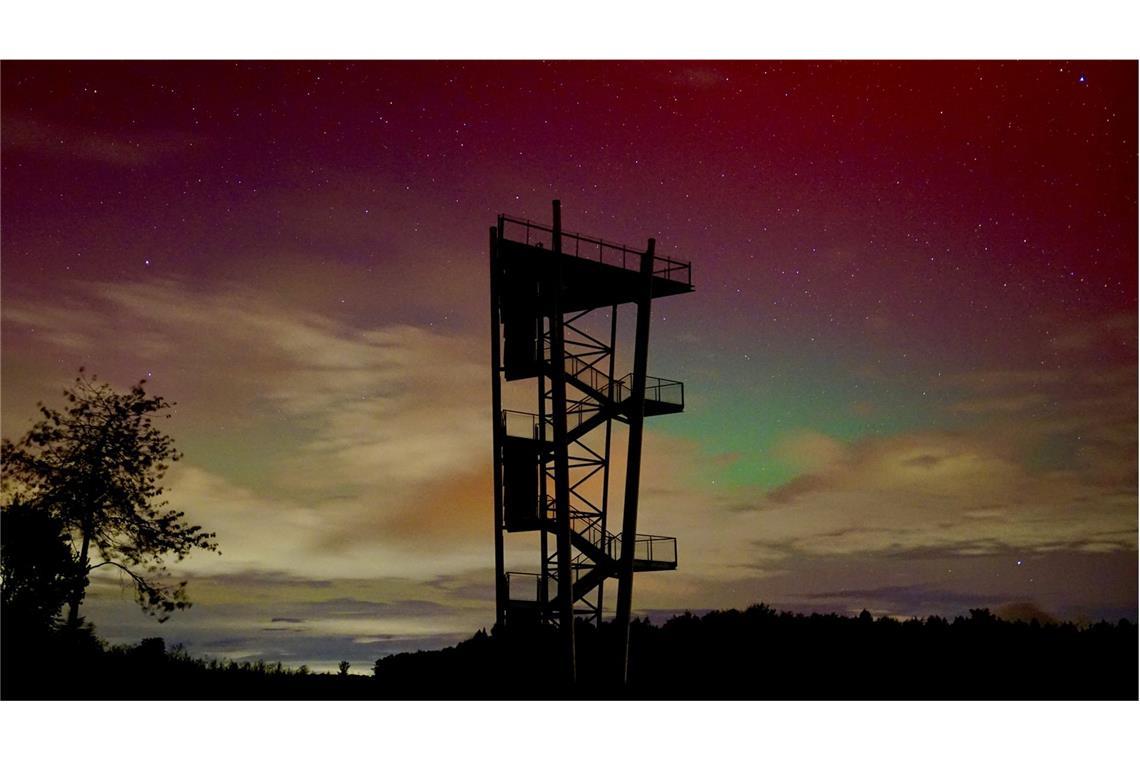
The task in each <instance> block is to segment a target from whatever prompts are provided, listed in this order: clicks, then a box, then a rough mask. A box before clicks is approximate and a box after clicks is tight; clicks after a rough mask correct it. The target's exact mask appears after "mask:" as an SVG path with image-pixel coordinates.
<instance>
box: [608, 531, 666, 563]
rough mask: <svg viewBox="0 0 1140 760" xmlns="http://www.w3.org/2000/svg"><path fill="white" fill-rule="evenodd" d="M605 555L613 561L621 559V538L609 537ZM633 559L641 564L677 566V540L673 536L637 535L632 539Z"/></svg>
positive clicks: (618, 536)
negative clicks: (664, 563) (662, 563)
mask: <svg viewBox="0 0 1140 760" xmlns="http://www.w3.org/2000/svg"><path fill="white" fill-rule="evenodd" d="M606 553H607V554H608V555H609V556H610V557H611V558H613V559H614V560H617V559H620V558H621V536H620V535H617V536H611V537H610V538H609V545H608V546H607V551H606ZM633 558H634V560H641V561H643V562H667V563H670V564H674V565H675V564H677V539H676V537H674V536H653V535H649V534H645V533H638V534H637V535H636V536H635V537H634V543H633Z"/></svg>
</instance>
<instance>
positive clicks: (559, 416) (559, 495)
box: [545, 201, 577, 684]
mask: <svg viewBox="0 0 1140 760" xmlns="http://www.w3.org/2000/svg"><path fill="white" fill-rule="evenodd" d="M553 227H554V240H553V241H552V242H553V245H552V247H553V249H554V257H553V262H552V264H551V270H552V274H553V277H549V278H546V280H547V282H548V283H550V285H551V287H550V291H551V292H549V293H547V294H545V296H546V301H547V303H548V304H549V306H550V364H549V369H550V381H551V382H550V386H551V387H550V390H551V396H552V399H551V400H552V402H553V409H552V410H551V416H552V417H553V422H554V431H553V432H554V499H555V510H556V514H555V520H556V522H557V526H556V527H557V535H556V546H557V552H558V600H559V610H558V612H559V620H558V625H559V628H560V629H561V630H560V632H561V635H562V641H563V646H564V647H565V657H566V676H567V679H568V680H567V683H569V684H573V683H574V680H575V676H576V669H577V668H576V663H575V654H574V579H573V577H571V575H570V463H569V461H568V460H567V456H568V454H569V452H568V445H569V442H568V440H567V434H566V360H565V358H564V356H565V348H564V345H563V335H562V333H563V325H562V303H561V301H562V209H561V207H560V205H559V202H558V201H554V225H553Z"/></svg>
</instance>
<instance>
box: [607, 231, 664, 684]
mask: <svg viewBox="0 0 1140 760" xmlns="http://www.w3.org/2000/svg"><path fill="white" fill-rule="evenodd" d="M655 246H656V241H655V240H654V239H653V238H649V246H648V248H647V250H646V251H645V255H644V256H642V258H641V292H640V293H639V294H638V299H637V336H636V339H635V341H636V342H635V344H634V350H633V387H632V388H630V402H629V411H628V416H629V450H628V459H627V461H626V470H625V506H624V509H623V510H622V521H621V557H620V559H619V561H618V598H617V617H616V622H617V628H618V637H619V639H618V641H619V644H618V650H619V656H620V657H621V680H622V683H623V684H624V683H628V680H629V618H630V612H631V610H632V608H633V558H634V553H635V552H636V550H637V546H636V539H637V493H638V489H639V488H640V486H641V438H642V429H643V427H644V422H645V375H646V372H647V370H648V365H649V324H650V323H649V313H650V306H651V304H652V303H653V249H654V247H655Z"/></svg>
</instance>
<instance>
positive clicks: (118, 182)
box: [2, 61, 1137, 672]
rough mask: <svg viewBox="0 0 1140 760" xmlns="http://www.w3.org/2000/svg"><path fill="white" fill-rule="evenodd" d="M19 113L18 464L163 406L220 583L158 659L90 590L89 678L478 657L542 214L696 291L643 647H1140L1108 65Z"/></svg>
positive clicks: (185, 502) (645, 67)
mask: <svg viewBox="0 0 1140 760" xmlns="http://www.w3.org/2000/svg"><path fill="white" fill-rule="evenodd" d="M2 80H3V81H2V85H3V104H2V117H3V124H2V145H3V154H2V161H3V184H2V213H3V225H2V254H3V261H2V263H3V274H2V285H3V306H2V308H3V312H2V314H3V357H2V358H3V365H2V382H3V416H2V421H3V434H4V436H6V437H9V438H16V437H19V436H20V435H21V434H22V433H23V432H24V431H25V430H26V429H27V428H28V427H29V426H30V424H31V421H32V417H33V414H34V411H35V402H36V401H38V400H44V401H46V402H49V403H55V402H57V401H58V400H59V399H60V389H61V388H62V387H63V386H64V385H65V384H67V382H68V381H69V380H70V379H71V378H72V377H73V376H74V374H75V370H76V369H77V368H78V367H79V366H81V365H82V366H85V367H87V368H89V369H90V370H92V371H94V372H96V373H97V374H99V376H100V377H101V378H105V379H107V380H109V381H112V382H113V383H115V384H117V385H119V386H121V387H126V386H127V385H129V384H130V383H131V382H133V381H135V380H137V379H139V378H141V377H146V378H148V381H149V384H150V387H151V389H152V390H153V391H155V392H157V393H160V394H163V395H165V396H167V397H168V398H170V399H172V400H175V401H177V402H178V407H177V412H176V415H175V418H174V419H173V420H171V421H169V424H168V426H167V428H166V430H167V432H170V433H171V434H172V435H174V437H175V439H176V441H177V443H178V446H179V448H180V449H182V450H183V451H184V453H185V459H184V460H183V461H181V462H180V463H178V464H177V465H176V466H175V467H174V468H173V469H172V470H171V473H170V475H169V476H168V478H167V484H168V485H169V497H170V499H171V503H172V505H173V506H176V507H178V508H181V509H185V510H186V512H187V513H188V515H189V516H190V517H191V518H193V519H194V521H196V522H199V523H201V524H202V525H203V526H205V527H206V528H207V529H209V530H214V531H216V532H217V534H218V541H219V544H220V547H221V549H222V552H223V553H222V555H221V556H217V555H209V554H204V555H200V556H192V557H191V558H189V559H187V560H186V561H185V562H183V563H181V564H179V565H176V566H175V568H176V570H177V571H178V572H179V573H181V574H182V575H183V576H185V577H188V578H189V579H190V581H191V582H190V587H189V591H190V596H191V598H192V599H193V600H194V601H195V602H196V604H195V606H194V607H193V608H192V609H191V610H190V611H188V612H185V613H179V614H177V615H176V616H175V617H174V618H173V619H171V620H170V621H169V622H167V623H165V624H163V625H161V626H160V625H159V624H157V623H155V622H154V621H153V620H151V619H149V618H147V617H146V616H145V615H143V614H142V613H141V612H139V611H138V610H137V609H136V608H134V607H133V600H132V598H131V595H130V593H129V591H124V590H121V589H120V584H119V582H118V580H117V578H116V577H115V576H114V575H107V576H100V577H99V578H98V579H97V581H96V582H95V583H93V586H92V589H91V592H90V594H89V599H88V602H87V605H86V606H85V608H84V610H85V613H86V614H87V615H88V617H89V619H91V620H92V621H93V622H94V623H95V624H96V626H97V628H98V631H99V633H100V634H101V635H103V636H104V637H106V638H108V639H111V640H114V641H128V640H130V641H134V640H137V639H139V638H141V637H143V636H156V635H162V636H165V637H166V638H167V640H168V641H170V642H174V641H182V642H185V643H186V644H187V645H188V646H189V648H190V650H191V651H192V652H193V653H194V654H204V655H213V656H226V657H234V658H240V657H254V658H257V657H262V658H264V659H267V660H283V661H285V662H288V663H297V664H299V663H301V662H305V663H308V664H309V665H310V666H315V667H317V668H334V667H335V663H336V662H337V661H338V660H340V659H348V660H351V661H352V662H353V663H354V665H355V666H357V670H358V671H360V672H364V669H365V668H366V667H367V666H368V665H369V664H370V663H371V662H372V661H373V660H375V659H376V658H377V657H379V656H381V655H383V654H385V653H388V652H393V651H402V650H408V649H417V648H430V647H438V646H443V645H447V644H450V643H454V642H455V641H458V640H460V639H463V638H466V637H468V636H469V635H470V634H471V633H472V632H474V631H475V630H476V629H478V628H480V627H489V626H490V625H491V624H492V623H493V621H494V604H493V587H492V586H493V553H492V536H493V533H492V524H491V481H490V479H491V469H490V464H491V450H490V383H489V378H490V372H489V367H488V362H489V351H488V313H487V312H488V308H487V304H488V278H487V272H488V262H487V228H488V227H489V226H490V225H492V224H494V222H495V217H496V215H497V214H498V213H500V212H504V213H508V214H512V215H515V216H523V217H530V218H532V219H536V220H539V221H547V220H548V219H549V215H550V201H551V200H552V199H554V198H558V199H560V200H561V202H562V209H563V223H564V225H565V227H566V228H567V229H570V230H575V231H581V232H584V233H587V234H592V235H597V236H601V237H604V238H606V239H609V240H617V241H624V242H628V243H630V244H633V245H642V244H644V241H645V239H646V238H647V237H650V236H652V237H655V238H656V239H657V246H658V248H657V250H658V251H659V252H660V253H661V254H663V255H669V256H675V257H679V258H683V259H689V260H691V261H692V262H693V282H694V285H695V286H696V291H695V292H694V293H693V294H691V295H685V296H683V297H678V298H671V299H665V300H662V301H658V302H657V303H655V304H654V324H653V328H652V348H651V352H650V374H654V375H661V376H664V377H668V378H677V379H681V380H684V381H685V383H686V387H685V393H686V401H687V408H686V411H685V413H684V414H682V415H676V416H670V417H663V418H655V419H652V420H650V421H649V422H648V423H647V427H646V429H647V436H646V449H645V460H644V462H645V464H644V470H643V480H642V507H641V512H640V515H641V525H642V527H643V529H644V530H648V531H650V532H654V533H663V534H667V535H676V536H678V542H679V554H680V567H679V569H678V570H677V571H676V572H673V573H656V574H649V575H642V576H638V578H637V580H636V582H635V593H634V604H635V611H640V613H642V614H645V613H649V614H652V615H653V616H654V617H656V618H659V619H660V618H663V617H665V616H667V615H669V614H671V612H672V611H679V610H684V609H692V610H705V609H710V608H724V607H731V606H737V607H740V606H745V605H748V604H751V603H755V602H758V601H764V602H767V603H768V604H770V605H772V606H775V607H777V608H781V609H791V610H799V611H808V610H820V611H838V612H843V613H857V612H858V611H860V610H861V609H863V608H866V609H868V610H870V611H871V612H873V613H874V614H876V615H897V616H904V617H905V616H911V615H920V616H925V615H929V614H940V615H950V616H952V615H956V614H964V613H965V612H966V610H967V609H969V608H970V607H979V606H984V607H990V608H991V609H994V610H1001V611H1003V612H1004V613H1005V614H1007V615H1010V616H1017V615H1026V614H1037V615H1038V616H1042V617H1046V616H1052V617H1054V618H1059V619H1074V620H1096V619H1100V618H1107V619H1110V620H1115V619H1117V618H1120V617H1127V618H1130V619H1132V620H1135V619H1136V617H1137V393H1136V391H1137V143H1136V135H1137V65H1136V63H1135V62H1123V63H1114V62H1106V61H1100V62H1086V63H1076V62H1040V61H1038V62H1019V63H1013V62H1005V63H1000V62H987V63H977V62H959V63H953V62H951V63H938V62H922V63H902V62H891V63H876V62H849V63H836V62H829V63H815V62H806V61H798V62H786V63H770V62H757V63H738V62H723V61H716V62H585V63H575V62H555V63H538V62H516V63H496V62H467V63H464V62H438V63H411V62H390V63H350V62H336V63H328V64H310V63H303V62H301V63H298V62H281V63H252V62H243V63H221V62H216V63H204V62H196V63H195V62H191V63H146V62H131V63H82V62H67V63H42V62H39V63H30V62H29V63H20V62H15V63H13V62H6V63H5V64H4V66H3V70H2ZM619 369H622V368H620V367H619ZM628 369H629V368H628V367H626V368H624V369H623V371H622V372H620V373H619V374H624V372H625V371H627V370H628ZM608 596H610V597H611V598H612V596H613V594H608Z"/></svg>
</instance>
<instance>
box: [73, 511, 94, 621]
mask: <svg viewBox="0 0 1140 760" xmlns="http://www.w3.org/2000/svg"><path fill="white" fill-rule="evenodd" d="M82 530H83V545H82V546H81V547H80V549H79V565H78V567H79V572H77V573H76V575H75V588H73V589H72V591H71V601H70V602H68V609H67V627H68V628H69V629H71V630H75V629H76V628H78V627H79V605H80V604H82V603H83V596H84V594H85V593H86V591H87V573H88V572H89V571H90V568H88V567H87V561H88V560H87V553H88V550H89V549H90V548H91V520H90V518H89V517H84V519H83V526H82Z"/></svg>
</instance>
